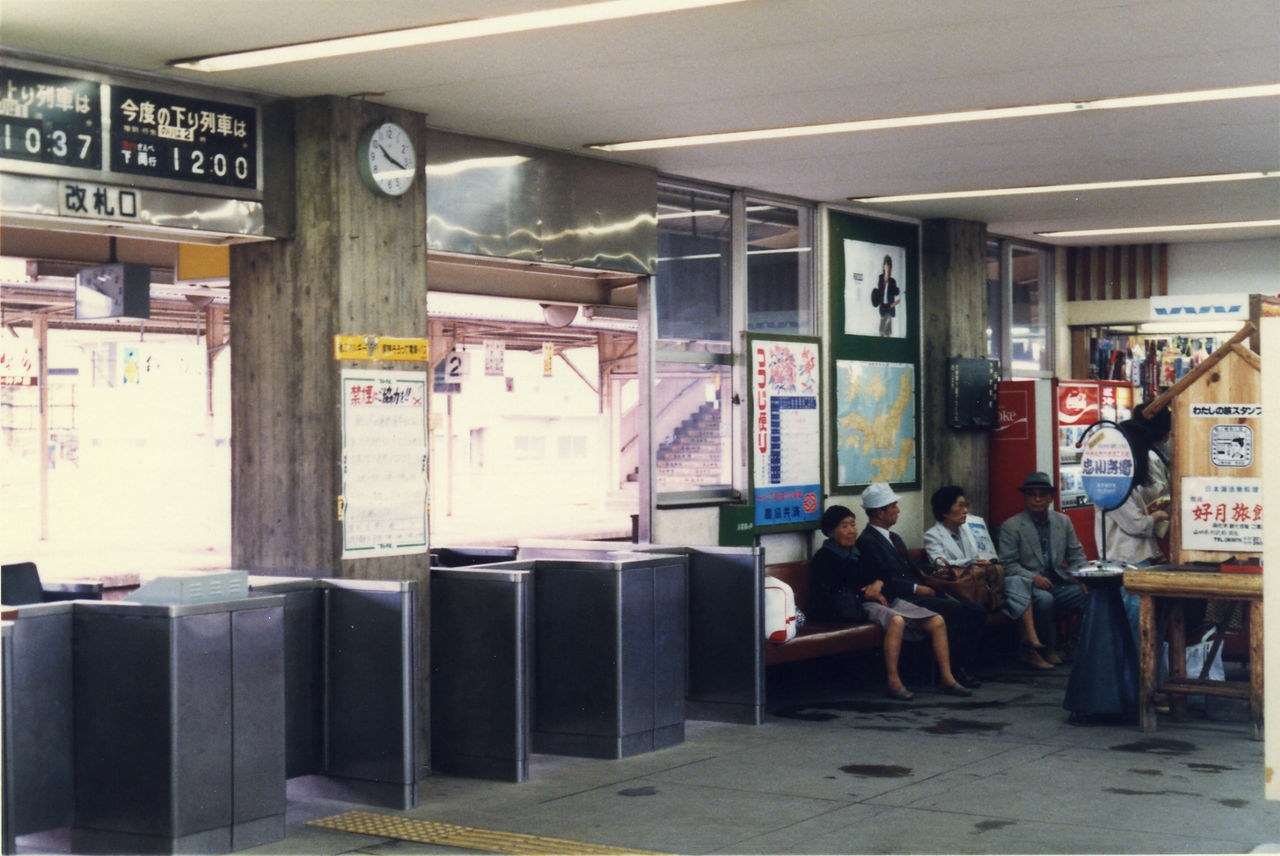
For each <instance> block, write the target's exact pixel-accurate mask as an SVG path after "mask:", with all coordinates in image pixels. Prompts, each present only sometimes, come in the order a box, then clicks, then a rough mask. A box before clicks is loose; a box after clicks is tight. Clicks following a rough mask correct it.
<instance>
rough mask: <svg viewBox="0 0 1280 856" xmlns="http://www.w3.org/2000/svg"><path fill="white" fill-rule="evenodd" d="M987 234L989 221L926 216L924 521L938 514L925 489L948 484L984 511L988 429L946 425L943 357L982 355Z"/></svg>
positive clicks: (923, 278)
mask: <svg viewBox="0 0 1280 856" xmlns="http://www.w3.org/2000/svg"><path fill="white" fill-rule="evenodd" d="M986 241H987V231H986V226H985V225H984V224H982V223H973V222H969V221H965V220H926V221H925V222H924V227H923V230H922V238H921V244H922V246H921V254H920V257H921V264H920V304H921V306H923V307H924V311H923V317H922V319H921V331H920V338H921V340H922V341H923V349H924V350H923V363H922V373H923V375H924V383H923V385H922V386H923V394H922V398H921V400H922V404H923V408H922V411H923V412H922V414H921V415H922V418H921V425H920V431H921V443H922V446H923V456H922V457H923V460H924V467H923V470H922V473H921V484H920V487H921V490H922V492H923V502H924V518H925V519H924V520H923V521H922V523H923V525H924V526H925V528H928V527H930V526H932V525H933V524H934V522H935V521H934V519H933V513H932V511H931V510H930V508H929V497H930V496H932V495H933V492H934V491H935V490H937V489H938V488H939V487H942V486H943V485H948V484H958V485H961V486H962V487H964V489H965V496H966V497H967V498H968V500H969V506H970V507H971V508H972V509H973V513H974V514H976V515H978V516H980V517H984V518H985V517H988V514H987V509H988V506H989V504H990V503H989V499H990V490H989V484H988V479H989V477H988V470H987V432H986V431H985V430H956V429H952V428H948V427H947V358H948V357H986V355H987V343H986V328H987V262H986ZM990 522H991V521H988V523H989V524H990Z"/></svg>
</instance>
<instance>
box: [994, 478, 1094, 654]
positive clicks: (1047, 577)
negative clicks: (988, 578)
mask: <svg viewBox="0 0 1280 856" xmlns="http://www.w3.org/2000/svg"><path fill="white" fill-rule="evenodd" d="M1018 490H1020V491H1022V496H1023V498H1024V501H1025V502H1026V504H1027V508H1026V510H1025V511H1019V512H1018V513H1017V514H1015V515H1013V516H1012V517H1010V518H1009V519H1008V520H1006V521H1005V522H1004V525H1002V526H1001V527H1000V564H1001V565H1003V566H1004V573H1005V576H1006V577H1011V576H1020V577H1028V578H1030V580H1031V585H1032V588H1031V608H1032V609H1033V610H1034V611H1035V618H1036V626H1037V627H1038V628H1041V630H1040V638H1041V639H1044V640H1045V642H1046V643H1047V644H1048V645H1049V653H1047V654H1045V655H1044V658H1045V659H1046V660H1048V661H1049V662H1050V663H1055V664H1056V663H1060V662H1062V659H1061V656H1060V655H1059V654H1057V653H1056V652H1057V649H1058V645H1059V640H1058V638H1057V636H1058V628H1057V621H1056V620H1055V619H1056V618H1057V617H1059V616H1061V615H1065V614H1072V613H1074V614H1077V615H1078V614H1080V613H1082V612H1084V607H1085V601H1086V598H1085V594H1084V589H1083V588H1081V586H1080V584H1079V583H1078V582H1076V581H1075V580H1074V579H1072V578H1071V576H1070V571H1071V569H1072V568H1075V567H1076V566H1077V565H1081V564H1083V563H1084V560H1085V558H1084V547H1082V546H1081V545H1080V539H1079V538H1077V537H1076V532H1075V529H1073V528H1072V527H1071V519H1070V518H1068V517H1067V515H1065V514H1063V513H1062V512H1060V511H1051V510H1050V509H1049V506H1050V505H1052V504H1053V499H1054V496H1055V495H1056V494H1057V492H1058V488H1057V486H1056V485H1055V484H1054V483H1053V480H1052V479H1050V478H1049V476H1048V475H1047V474H1045V473H1039V472H1037V473H1031V474H1030V475H1028V476H1027V478H1026V481H1025V482H1024V483H1023V485H1022V486H1021V487H1019V488H1018Z"/></svg>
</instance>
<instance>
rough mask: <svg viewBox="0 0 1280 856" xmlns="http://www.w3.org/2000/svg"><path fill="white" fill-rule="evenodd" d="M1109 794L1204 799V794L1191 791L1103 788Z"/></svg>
mask: <svg viewBox="0 0 1280 856" xmlns="http://www.w3.org/2000/svg"><path fill="white" fill-rule="evenodd" d="M1103 790H1104V791H1106V792H1107V793H1109V794H1119V795H1120V796H1125V797H1172V796H1177V797H1204V794H1196V793H1192V792H1191V791H1175V790H1170V789H1168V788H1166V789H1164V790H1160V791H1139V790H1135V789H1133V788H1103Z"/></svg>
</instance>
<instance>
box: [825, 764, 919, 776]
mask: <svg viewBox="0 0 1280 856" xmlns="http://www.w3.org/2000/svg"><path fill="white" fill-rule="evenodd" d="M840 772H842V773H848V774H849V775H851V776H861V777H863V778H864V779H902V778H906V777H907V776H910V775H911V772H912V770H911V768H910V767H899V766H898V765H896V764H846V765H845V766H843V767H841V768H840Z"/></svg>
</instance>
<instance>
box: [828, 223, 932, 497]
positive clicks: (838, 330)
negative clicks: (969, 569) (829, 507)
mask: <svg viewBox="0 0 1280 856" xmlns="http://www.w3.org/2000/svg"><path fill="white" fill-rule="evenodd" d="M826 217H827V219H826V225H827V295H828V305H829V307H830V311H829V312H828V318H829V322H830V342H831V357H830V366H831V384H830V386H829V387H828V389H829V390H830V391H831V398H832V401H831V407H830V410H829V411H828V412H829V418H828V423H827V424H828V425H829V426H830V430H829V431H828V432H827V433H828V436H829V437H830V442H831V454H830V458H831V468H832V473H831V490H832V491H833V492H836V493H856V492H858V491H859V490H860V489H861V488H862V487H865V486H866V485H868V484H871V483H872V482H877V481H883V482H888V483H889V484H890V485H893V486H895V487H906V488H911V487H918V486H919V484H920V468H919V464H918V461H919V444H918V442H917V439H916V438H917V437H918V436H919V434H920V380H921V374H920V302H919V295H920V285H919V277H920V273H919V267H920V228H919V226H918V225H917V224H915V223H908V222H903V221H899V220H882V219H878V218H874V217H867V216H863V215H859V214H853V213H849V212H843V211H837V210H834V209H827V212H826Z"/></svg>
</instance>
